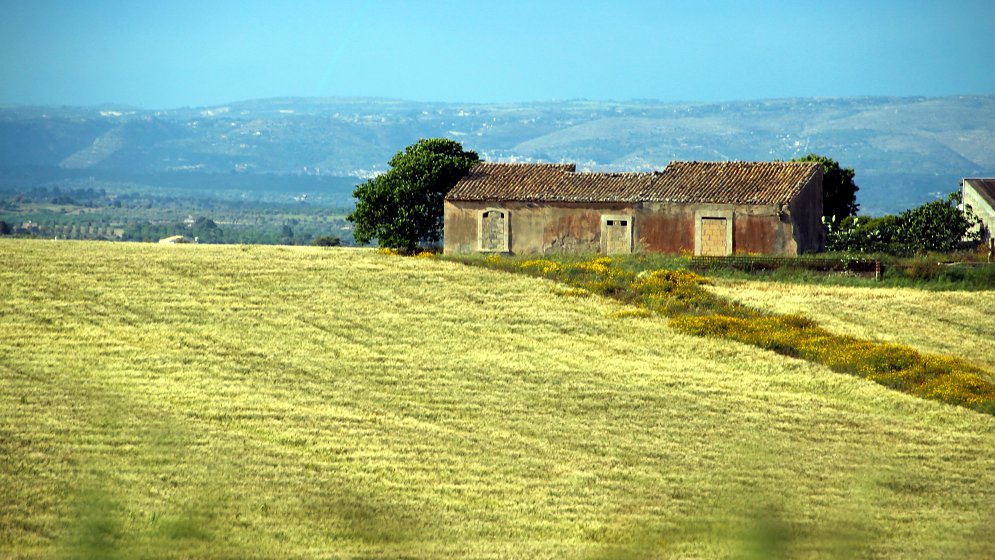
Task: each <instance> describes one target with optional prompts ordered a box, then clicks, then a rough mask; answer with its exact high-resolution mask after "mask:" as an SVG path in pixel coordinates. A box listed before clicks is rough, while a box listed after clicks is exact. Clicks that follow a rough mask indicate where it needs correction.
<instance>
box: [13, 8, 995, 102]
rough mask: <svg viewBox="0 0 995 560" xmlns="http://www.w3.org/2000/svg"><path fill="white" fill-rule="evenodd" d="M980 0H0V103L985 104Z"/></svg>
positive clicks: (994, 77)
mask: <svg viewBox="0 0 995 560" xmlns="http://www.w3.org/2000/svg"><path fill="white" fill-rule="evenodd" d="M993 28H995V1H993V0H977V1H974V0H963V1H958V0H938V1H921V0H900V1H899V0H884V1H875V0H859V1H840V0H819V1H803V0H797V1H784V2H746V1H732V0H718V1H695V0H683V1H666V0H660V1H636V0H632V1H626V0H615V1H611V2H591V1H585V0H571V1H558V0H554V1H545V2H544V1H542V0H534V1H517V0H497V1H486V2H484V1H481V2H476V1H472V0H468V1H452V2H449V1H439V2H429V1H414V0H410V1H397V2H395V1H384V2H377V1H374V0H367V1H356V2H332V1H305V0H300V1H293V0H290V1H284V2H278V1H275V0H274V1H261V0H233V1H228V0H222V1H213V0H193V1H187V0H155V1H151V0H125V1H112V0H73V1H52V0H23V1H22V0H0V103H18V104H67V105H92V104H99V103H104V102H116V103H125V104H130V105H135V106H139V107H143V108H147V109H165V108H174V107H180V106H205V105H217V104H223V103H226V102H230V101H237V100H242V99H252V98H260V97H274V96H377V97H392V98H402V99H411V100H420V101H457V102H501V101H544V100H554V99H577V98H586V99H602V100H628V99H637V98H653V99H660V100H664V101H723V100H739V99H756V98H779V97H796V96H822V97H835V96H851V95H899V96H906V95H925V96H940V95H954V94H977V93H989V94H990V93H995V47H993V46H992V40H991V37H992V29H993Z"/></svg>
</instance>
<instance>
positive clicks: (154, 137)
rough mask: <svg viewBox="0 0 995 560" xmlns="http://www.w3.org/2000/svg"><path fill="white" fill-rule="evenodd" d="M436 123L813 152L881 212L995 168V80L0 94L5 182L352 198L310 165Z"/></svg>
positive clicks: (567, 157) (599, 155) (508, 138)
mask: <svg viewBox="0 0 995 560" xmlns="http://www.w3.org/2000/svg"><path fill="white" fill-rule="evenodd" d="M439 136H444V137H449V138H453V139H456V140H459V141H460V142H462V143H463V144H464V146H465V147H467V148H468V149H472V150H475V151H477V152H479V153H480V154H481V156H482V157H483V158H484V159H486V160H490V161H535V160H539V161H554V162H555V161H572V162H576V163H578V165H579V166H580V167H581V168H582V169H592V170H616V171H643V170H650V169H662V168H663V167H664V166H665V165H666V164H667V163H668V162H669V161H672V160H708V161H725V160H761V161H765V160H773V159H790V158H792V157H796V156H801V155H805V154H807V153H810V152H816V153H820V154H824V155H828V156H830V157H833V158H835V159H837V160H838V161H839V162H840V163H841V164H843V165H844V166H846V167H853V168H854V169H856V171H857V177H856V178H857V183H858V185H860V187H861V190H860V193H859V194H858V202H860V204H861V205H862V207H863V210H864V211H865V212H867V213H871V214H879V213H883V212H898V211H901V210H904V209H906V208H910V207H913V206H917V205H919V204H921V203H923V202H926V201H928V200H931V199H932V198H933V197H934V196H935V195H936V194H937V193H940V194H942V193H947V192H950V191H953V190H955V189H956V188H957V184H958V181H959V180H960V179H961V178H963V177H971V176H991V175H995V150H993V149H992V146H993V145H995V96H992V95H987V96H984V95H982V96H958V97H944V98H923V97H911V98H890V97H853V98H828V99H823V98H800V99H773V100H753V101H731V102H728V103H665V102H661V101H653V100H635V101H586V100H572V101H552V102H536V103H506V104H479V103H477V104H473V103H465V104H458V103H428V102H412V101H400V100H391V99H372V98H371V99H365V98H356V99H349V98H331V99H317V98H275V99H263V100H252V101H242V102H235V103H230V104H227V105H223V106H216V107H201V108H182V109H174V110H164V111H145V110H141V109H136V108H130V107H115V106H106V107H88V108H78V107H75V108H74V107H0V191H2V190H3V189H4V188H9V187H10V186H12V185H11V184H7V183H15V182H16V181H15V179H16V178H18V177H22V178H23V177H24V176H25V175H26V174H27V175H29V176H36V175H37V176H39V179H38V181H41V177H46V176H50V175H51V174H52V171H53V170H57V171H59V173H61V174H62V175H65V176H66V177H69V178H74V177H80V176H82V177H83V178H90V177H93V178H94V179H96V180H99V181H102V182H104V183H110V184H112V185H113V184H116V183H121V182H124V179H123V178H128V181H127V182H128V183H136V182H137V183H138V184H146V185H148V186H150V187H156V186H162V185H161V183H164V182H166V183H176V182H181V183H185V184H186V185H187V191H188V193H190V194H192V193H193V192H196V189H197V188H201V189H205V188H207V189H217V188H223V189H224V190H231V191H240V192H245V193H247V194H248V195H251V194H252V189H251V188H247V187H245V186H243V185H244V183H248V182H250V180H249V179H248V178H249V177H252V176H265V177H271V180H273V179H272V177H276V178H278V179H279V181H281V182H282V183H283V189H284V190H291V191H304V192H310V193H311V194H312V196H314V195H318V194H319V193H321V194H324V195H326V196H328V195H331V194H334V195H336V197H337V199H339V200H341V199H342V198H345V199H348V195H349V194H350V192H351V188H342V186H341V185H339V184H337V183H336V182H334V181H333V182H329V183H326V184H314V181H311V182H310V183H308V182H301V181H299V179H300V178H302V177H304V178H307V177H311V178H313V177H315V176H317V177H323V178H332V177H334V178H346V179H347V180H346V183H347V184H348V185H349V186H351V185H353V184H355V183H356V182H358V181H359V178H360V177H368V176H370V175H371V174H373V173H376V172H379V171H383V170H384V169H386V167H387V161H388V160H389V159H390V157H391V156H392V155H393V154H394V153H396V152H397V151H398V150H401V149H403V148H404V147H405V146H407V145H409V144H412V143H414V142H415V141H417V140H418V139H419V138H425V137H439ZM38 181H36V183H38ZM219 182H221V183H223V185H222V186H221V187H218V186H217V184H218V183H219ZM13 186H17V185H13ZM32 186H38V185H37V184H33V185H32ZM329 190H331V191H334V192H326V191H329ZM297 194H299V193H297Z"/></svg>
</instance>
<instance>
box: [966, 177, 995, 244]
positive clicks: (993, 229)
mask: <svg viewBox="0 0 995 560" xmlns="http://www.w3.org/2000/svg"><path fill="white" fill-rule="evenodd" d="M963 196H964V200H963V202H964V206H965V207H967V206H970V207H971V210H972V211H974V215H975V216H977V217H978V218H979V219H980V220H981V223H982V224H984V226H985V227H984V228H982V234H983V235H984V239H982V241H987V240H988V239H989V238H990V237H991V236H992V235H993V233H995V208H992V207H991V206H990V205H989V204H988V201H986V200H985V199H984V198H982V196H981V195H980V194H978V191H976V190H974V188H973V187H971V186H970V185H967V184H965V185H964V195H963Z"/></svg>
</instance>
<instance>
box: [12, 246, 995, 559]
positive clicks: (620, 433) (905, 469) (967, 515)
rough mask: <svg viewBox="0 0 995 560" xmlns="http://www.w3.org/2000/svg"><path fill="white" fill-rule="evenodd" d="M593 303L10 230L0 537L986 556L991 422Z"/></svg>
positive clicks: (349, 263) (452, 275)
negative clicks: (28, 236)
mask: <svg viewBox="0 0 995 560" xmlns="http://www.w3.org/2000/svg"><path fill="white" fill-rule="evenodd" d="M811 289H813V290H821V289H822V288H815V287H813V288H811ZM760 291H762V290H760ZM744 292H745V289H744ZM582 295H583V293H581V292H578V291H577V290H570V289H566V288H564V287H562V286H559V285H556V284H554V283H552V282H549V281H546V280H540V279H535V278H529V277H524V276H517V275H511V274H507V273H502V272H496V271H491V270H485V269H482V268H475V267H467V266H463V265H459V264H456V263H451V262H441V261H438V260H435V259H413V258H402V257H390V256H384V255H378V254H375V253H373V252H372V251H367V250H355V249H320V248H305V247H262V246H252V247H249V246H182V245H177V246H159V245H147V244H112V243H97V242H51V241H33V240H2V241H0V557H3V558H51V557H70V558H72V557H94V558H140V557H155V558H170V557H173V558H190V557H194V558H252V557H258V558H398V557H409V558H442V557H467V558H529V559H536V558H585V559H587V558H592V559H593V558H656V557H665V558H695V557H697V558H768V557H788V558H861V557H863V558H909V557H924V558H977V559H981V558H992V557H993V556H995V538H993V529H992V528H993V527H995V418H993V417H992V416H989V415H984V414H980V413H977V412H973V411H970V410H967V409H963V408H958V407H953V406H949V405H944V404H941V403H936V402H930V401H924V400H920V399H916V398H914V397H910V396H907V395H903V394H900V393H897V392H894V391H891V390H889V389H886V388H884V387H882V386H879V385H876V384H874V383H871V382H868V381H865V380H862V379H859V378H856V377H852V376H847V375H840V374H836V373H832V372H830V371H829V370H828V369H826V368H824V367H820V366H815V365H812V364H810V363H807V362H804V361H801V360H796V359H791V358H787V357H783V356H780V355H777V354H774V353H771V352H766V351H763V350H759V349H757V348H754V347H749V346H746V345H741V344H737V343H732V342H727V341H723V340H718V339H708V338H695V337H691V336H687V335H682V334H679V333H677V332H676V331H674V330H672V329H670V328H669V327H668V326H667V323H666V319H665V318H662V317H653V316H650V317H643V316H639V315H640V314H638V313H627V311H628V308H625V307H623V306H622V305H621V304H619V303H616V302H613V301H610V300H606V299H602V298H599V297H594V296H589V297H578V296H582ZM848 297H849V298H850V300H849V301H850V303H851V304H857V303H859V302H861V301H863V300H867V301H869V302H873V301H876V300H875V298H876V297H877V292H875V291H866V292H861V291H854V292H852V293H851V294H850V295H849V296H848ZM930 297H948V296H947V295H946V294H930ZM949 297H953V296H952V295H951V296H949ZM937 309H938V311H937V314H938V315H939V316H941V317H942V316H943V315H942V310H940V308H937ZM814 318H816V319H819V317H814ZM855 321H856V322H859V319H857V320H855ZM826 325H827V326H829V327H835V325H830V324H829V323H826ZM873 328H874V329H875V330H874V331H873V333H871V334H873V335H874V336H880V337H885V336H895V337H897V339H899V340H900V341H901V342H905V343H908V344H917V343H916V342H915V341H913V340H905V337H906V336H907V335H908V334H909V332H908V331H907V330H903V329H906V327H904V326H902V327H900V328H895V329H889V328H887V323H882V324H881V325H880V326H875V327H873ZM943 328H944V329H945V330H946V332H947V333H949V335H950V336H951V337H962V336H968V335H971V334H972V333H974V332H975V328H976V326H975V325H972V324H969V323H964V322H962V321H960V320H959V319H957V318H954V317H953V316H951V317H950V321H949V322H948V323H945V326H944V327H943ZM913 330H914V329H913ZM931 350H934V349H931ZM964 357H967V358H969V359H972V360H975V359H977V358H976V357H973V356H969V355H966V354H965V355H964ZM981 359H982V360H985V359H988V358H983V357H982V358H981ZM979 363H982V362H979ZM987 363H990V362H987Z"/></svg>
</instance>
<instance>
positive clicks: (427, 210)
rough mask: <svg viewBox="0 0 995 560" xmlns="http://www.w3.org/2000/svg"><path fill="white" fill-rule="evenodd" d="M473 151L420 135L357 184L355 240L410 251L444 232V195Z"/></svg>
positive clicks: (467, 164)
mask: <svg viewBox="0 0 995 560" xmlns="http://www.w3.org/2000/svg"><path fill="white" fill-rule="evenodd" d="M479 159H480V158H479V157H477V154H476V153H475V152H472V151H464V150H463V146H461V145H460V143H459V142H455V141H453V140H448V139H446V138H429V139H422V140H419V141H418V142H416V143H414V144H412V145H410V146H408V147H407V148H405V149H404V151H401V152H398V153H397V154H395V155H394V157H392V158H391V159H390V162H389V163H390V166H391V169H390V170H388V171H387V172H386V173H384V174H382V175H378V176H376V177H374V178H373V179H370V180H368V181H366V182H365V183H363V184H361V185H359V186H357V187H356V190H355V191H354V192H353V196H354V197H356V209H355V210H354V211H353V212H352V213H351V214H349V216H348V220H349V221H350V222H352V223H353V224H355V226H354V229H353V236H354V237H355V239H356V241H357V242H359V243H369V242H370V241H372V240H374V239H376V240H377V243H379V245H380V247H389V248H392V249H398V250H401V251H404V252H408V253H410V252H413V251H414V250H415V249H416V248H417V247H418V244H419V243H424V242H427V243H435V242H438V241H439V239H440V238H441V237H442V220H443V199H444V198H445V196H446V193H448V192H449V190H450V189H452V188H453V186H454V185H455V184H456V182H457V181H459V180H460V178H462V177H463V175H465V174H466V172H467V171H469V170H470V168H471V167H473V165H474V164H475V163H476V162H477V161H479Z"/></svg>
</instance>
